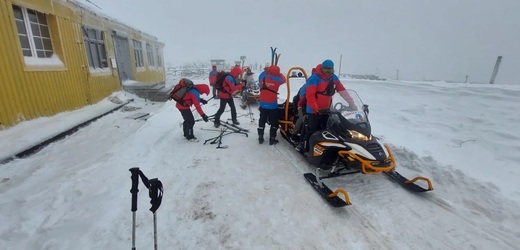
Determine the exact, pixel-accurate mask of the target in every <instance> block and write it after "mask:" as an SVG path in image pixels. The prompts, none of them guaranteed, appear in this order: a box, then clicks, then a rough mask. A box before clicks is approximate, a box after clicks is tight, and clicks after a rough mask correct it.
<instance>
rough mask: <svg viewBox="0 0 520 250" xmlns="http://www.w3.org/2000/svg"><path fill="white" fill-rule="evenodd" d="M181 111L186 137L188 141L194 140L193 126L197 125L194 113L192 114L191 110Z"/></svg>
mask: <svg viewBox="0 0 520 250" xmlns="http://www.w3.org/2000/svg"><path fill="white" fill-rule="evenodd" d="M180 111H181V115H182V118H183V119H184V122H183V123H182V131H183V132H184V137H186V139H192V138H193V137H194V135H193V126H194V125H195V118H194V117H193V113H191V110H189V109H186V110H180Z"/></svg>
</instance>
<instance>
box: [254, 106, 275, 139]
mask: <svg viewBox="0 0 520 250" xmlns="http://www.w3.org/2000/svg"><path fill="white" fill-rule="evenodd" d="M278 118H279V117H278V109H277V108H276V109H264V108H260V119H259V120H258V128H259V129H261V130H263V129H264V128H265V123H266V122H267V120H268V119H269V124H271V129H270V132H269V137H273V138H274V137H276V130H278V127H279V126H280V125H279V123H278Z"/></svg>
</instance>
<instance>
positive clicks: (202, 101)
mask: <svg viewBox="0 0 520 250" xmlns="http://www.w3.org/2000/svg"><path fill="white" fill-rule="evenodd" d="M200 103H202V104H208V101H206V100H204V99H200Z"/></svg>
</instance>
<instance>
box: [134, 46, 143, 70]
mask: <svg viewBox="0 0 520 250" xmlns="http://www.w3.org/2000/svg"><path fill="white" fill-rule="evenodd" d="M133 41H134V56H135V67H136V68H142V67H144V61H143V45H142V43H141V42H139V41H136V40H133Z"/></svg>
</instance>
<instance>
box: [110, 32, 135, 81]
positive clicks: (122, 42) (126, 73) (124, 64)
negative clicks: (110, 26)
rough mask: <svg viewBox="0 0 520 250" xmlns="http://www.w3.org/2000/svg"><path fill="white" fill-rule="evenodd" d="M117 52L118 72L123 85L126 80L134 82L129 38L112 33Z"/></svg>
mask: <svg viewBox="0 0 520 250" xmlns="http://www.w3.org/2000/svg"><path fill="white" fill-rule="evenodd" d="M112 36H113V38H114V44H115V51H116V62H117V72H118V73H119V80H120V81H121V83H122V82H123V81H125V80H133V79H134V73H133V71H132V64H131V62H132V59H131V57H130V46H129V44H128V38H126V37H123V36H120V35H117V34H116V33H115V32H114V33H112Z"/></svg>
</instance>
